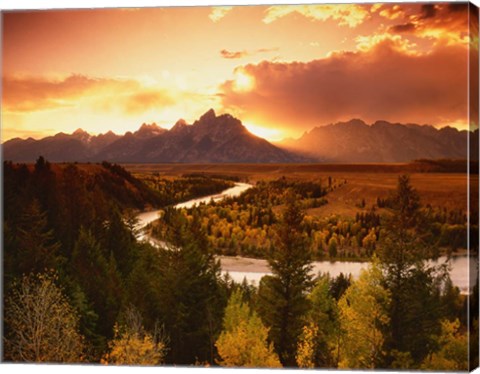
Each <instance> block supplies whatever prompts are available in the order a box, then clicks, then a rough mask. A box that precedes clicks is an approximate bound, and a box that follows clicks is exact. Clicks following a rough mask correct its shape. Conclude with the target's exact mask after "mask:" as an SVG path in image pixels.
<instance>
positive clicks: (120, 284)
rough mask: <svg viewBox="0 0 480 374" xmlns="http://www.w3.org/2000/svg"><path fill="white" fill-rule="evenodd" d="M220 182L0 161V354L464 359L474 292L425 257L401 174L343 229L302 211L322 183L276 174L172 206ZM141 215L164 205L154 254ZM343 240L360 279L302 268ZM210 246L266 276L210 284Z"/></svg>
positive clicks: (54, 358)
mask: <svg viewBox="0 0 480 374" xmlns="http://www.w3.org/2000/svg"><path fill="white" fill-rule="evenodd" d="M231 184H232V182H231V181H229V180H226V179H222V178H213V179H212V178H205V177H200V176H198V175H186V176H183V177H182V178H178V179H176V180H168V179H163V178H160V177H158V176H157V177H152V178H150V179H148V178H145V179H144V180H139V179H137V178H135V177H133V176H132V175H131V174H130V173H128V172H127V171H126V170H125V169H123V168H122V167H120V166H118V165H111V164H108V163H103V164H92V165H76V164H49V163H48V162H47V161H45V160H44V159H43V158H40V159H38V160H37V162H36V164H35V165H19V164H12V163H5V164H4V186H5V187H4V198H5V211H4V222H3V223H4V269H5V271H4V292H5V302H4V305H5V309H4V310H5V313H4V321H3V322H4V352H3V359H4V360H6V361H15V362H70V363H87V362H90V363H101V364H128V365H160V364H167V365H173V364H174V365H201V366H211V365H214V366H216V365H220V366H229V367H238V366H242V367H281V366H283V367H300V368H314V367H319V368H349V369H374V368H383V369H386V368H394V369H398V368H402V369H410V370H414V369H432V370H468V369H469V368H471V367H474V366H475V365H478V351H477V354H475V349H478V345H476V344H475V342H478V319H477V318H476V316H478V283H477V285H476V286H475V287H474V289H473V294H471V295H469V296H468V295H461V294H460V292H459V290H458V288H456V287H454V286H453V285H452V283H451V281H450V279H449V276H448V271H447V269H446V268H445V267H444V266H433V265H431V263H429V262H428V260H429V259H430V258H431V257H432V256H435V255H436V253H435V251H433V249H434V248H435V247H436V244H438V241H437V240H441V238H440V239H439V238H438V236H437V235H435V234H434V231H432V227H431V226H429V225H425V222H426V221H429V220H430V219H431V217H432V214H433V213H432V209H429V208H428V207H426V206H423V204H422V201H421V200H420V198H419V195H418V194H417V192H416V190H415V189H414V188H413V187H412V186H411V184H410V181H409V178H408V177H406V176H401V177H399V179H398V185H397V188H396V190H395V192H394V193H393V194H392V195H391V196H390V197H389V198H388V200H387V201H382V202H379V205H380V204H383V205H384V207H383V208H382V209H387V208H388V214H383V213H382V214H380V213H379V211H378V210H377V211H372V213H371V214H370V213H369V215H364V216H358V217H356V218H355V220H354V221H352V222H343V223H339V222H338V221H336V222H333V221H329V220H328V219H324V218H312V217H310V216H309V215H308V214H306V211H307V210H308V209H310V208H312V207H313V206H316V205H321V204H326V203H328V194H329V193H330V190H331V189H332V188H333V183H332V185H329V184H328V183H327V184H325V185H321V184H316V183H306V182H292V181H289V180H286V179H282V178H280V179H278V180H273V181H268V182H262V183H258V184H257V185H256V186H255V187H254V188H252V189H250V190H249V191H247V192H246V193H244V194H242V195H241V196H240V197H238V198H234V199H230V200H229V199H227V200H225V201H223V202H219V203H214V204H208V205H201V206H200V207H197V208H194V209H190V210H187V209H181V210H179V209H172V208H171V206H172V205H173V204H175V203H177V202H179V201H183V200H185V199H189V198H192V197H195V196H199V195H202V194H209V193H212V191H213V193H216V192H218V191H221V190H223V189H225V188H228V187H230V186H231ZM202 185H204V186H205V187H204V188H200V187H199V186H202ZM192 186H196V187H195V188H193V187H192ZM385 206H387V208H385ZM148 207H158V208H160V207H161V208H163V210H164V215H163V217H162V220H161V222H160V223H157V224H156V225H153V227H152V232H153V234H155V235H157V236H159V237H161V239H162V240H164V241H165V245H164V246H161V247H153V246H152V245H150V244H149V243H147V242H139V241H138V240H137V239H136V234H137V233H136V220H135V212H136V211H138V210H143V209H145V208H148ZM377 209H379V208H378V207H377ZM436 214H438V215H439V216H438V217H439V218H438V220H440V221H441V220H443V219H444V220H445V222H447V221H448V220H455V218H454V216H452V217H450V216H449V215H448V214H446V215H441V212H437V213H436ZM449 217H450V218H449ZM460 219H461V218H458V220H460ZM435 222H436V221H435V220H434V221H433V223H435ZM248 232H250V234H247V233H248ZM240 234H241V235H240ZM242 235H243V236H242ZM359 235H360V236H359ZM246 238H247V239H246ZM354 238H355V239H354ZM368 238H370V239H368ZM222 240H223V242H222ZM249 240H250V241H249ZM347 240H348V241H349V242H348V241H347ZM352 240H356V241H357V247H356V248H362V249H361V252H358V253H355V255H356V256H363V258H365V259H369V261H370V265H369V267H368V269H367V270H365V271H364V272H363V273H362V274H361V275H360V277H359V278H358V279H352V278H351V277H349V276H348V275H347V274H341V275H340V276H338V277H335V278H332V277H330V276H329V275H327V274H318V275H317V276H313V275H312V274H311V272H310V269H311V266H312V260H313V259H315V258H322V256H326V257H327V258H328V257H331V258H335V257H336V256H338V255H339V253H341V251H342V250H345V248H347V246H348V245H350V246H352V247H353V245H352V244H351V242H352ZM335 242H336V244H332V243H335ZM347 243H349V244H347ZM360 243H361V244H360ZM237 251H240V252H237ZM335 251H337V252H336V253H335ZM219 253H222V254H242V255H256V256H261V257H264V258H266V259H267V260H268V263H269V266H270V268H271V271H272V274H271V275H268V276H265V277H263V278H262V280H261V281H260V283H259V285H258V287H255V286H253V285H250V284H248V283H247V282H243V283H241V284H238V283H235V282H233V281H232V280H231V279H230V278H229V277H228V276H222V275H221V272H220V264H219V261H218V260H217V258H216V257H215V256H216V255H217V254H219ZM467 312H469V314H468V313H467ZM468 315H469V316H470V317H471V320H468V319H467V316H468ZM469 344H470V348H471V349H472V350H473V351H472V352H471V354H470V355H468V349H469ZM469 358H470V362H469V361H468V360H469ZM475 360H476V361H475Z"/></svg>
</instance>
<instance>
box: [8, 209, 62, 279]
mask: <svg viewBox="0 0 480 374" xmlns="http://www.w3.org/2000/svg"><path fill="white" fill-rule="evenodd" d="M16 235H17V237H16V246H17V248H16V251H17V253H15V254H14V255H13V256H14V257H15V258H16V260H15V267H16V270H15V271H14V273H15V275H17V276H19V275H22V274H29V273H42V272H45V271H47V270H57V267H58V265H59V264H60V263H61V258H60V256H59V254H58V250H59V249H60V244H59V243H58V242H56V241H55V238H54V234H53V230H50V229H49V228H48V223H47V215H46V213H45V212H42V211H41V209H40V204H39V203H38V201H37V200H33V201H32V203H31V204H29V205H28V206H27V208H26V209H25V210H24V211H23V213H22V214H21V217H20V220H19V223H18V226H17V227H16Z"/></svg>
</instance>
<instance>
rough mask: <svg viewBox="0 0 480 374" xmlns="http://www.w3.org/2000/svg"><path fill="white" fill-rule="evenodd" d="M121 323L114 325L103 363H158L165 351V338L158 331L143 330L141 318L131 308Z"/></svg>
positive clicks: (161, 360)
mask: <svg viewBox="0 0 480 374" xmlns="http://www.w3.org/2000/svg"><path fill="white" fill-rule="evenodd" d="M126 316H127V317H126V321H125V322H124V324H123V325H119V324H118V323H116V324H115V326H114V337H113V340H111V341H110V342H109V343H108V348H109V351H108V352H107V353H106V354H105V355H104V356H103V358H102V360H101V363H102V364H104V365H149V366H153V365H159V364H161V363H162V362H163V359H164V357H165V352H166V343H165V339H164V338H162V336H161V334H158V332H156V333H154V334H150V333H148V332H147V331H145V329H144V327H143V326H142V323H141V318H140V315H139V313H138V311H136V310H135V309H133V308H129V309H128V310H127V312H126Z"/></svg>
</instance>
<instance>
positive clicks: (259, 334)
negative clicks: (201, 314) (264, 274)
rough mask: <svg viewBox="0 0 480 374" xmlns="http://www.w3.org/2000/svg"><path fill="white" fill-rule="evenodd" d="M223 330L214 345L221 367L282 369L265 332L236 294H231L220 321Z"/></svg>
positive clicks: (260, 322) (258, 319) (261, 324)
mask: <svg viewBox="0 0 480 374" xmlns="http://www.w3.org/2000/svg"><path fill="white" fill-rule="evenodd" d="M223 325H224V330H223V331H222V333H221V334H220V336H219V338H218V340H217V342H216V343H215V345H216V347H217V350H218V354H219V355H220V357H221V360H220V361H219V362H218V363H219V364H220V365H222V366H229V367H270V368H278V367H281V366H282V365H281V364H280V361H279V359H278V356H277V354H276V353H275V352H274V351H273V346H272V344H268V342H267V338H268V329H267V328H266V327H265V326H264V325H263V323H262V321H261V320H260V317H258V316H257V315H256V313H255V312H253V313H251V311H250V308H249V307H248V305H247V304H245V303H243V302H242V295H241V293H240V292H234V293H233V294H232V296H231V298H230V300H229V302H228V305H227V308H226V310H225V317H224V322H223Z"/></svg>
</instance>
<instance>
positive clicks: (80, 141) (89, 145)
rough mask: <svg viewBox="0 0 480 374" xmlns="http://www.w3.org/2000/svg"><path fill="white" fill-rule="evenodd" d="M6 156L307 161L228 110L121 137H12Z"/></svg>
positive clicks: (5, 147)
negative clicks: (253, 130) (258, 133)
mask: <svg viewBox="0 0 480 374" xmlns="http://www.w3.org/2000/svg"><path fill="white" fill-rule="evenodd" d="M2 148H3V157H4V159H6V160H12V161H21V162H28V161H30V162H31V161H34V160H36V159H37V158H38V156H39V155H42V156H44V157H45V158H47V159H48V160H50V161H53V162H61V161H79V162H84V161H103V160H107V161H110V162H138V163H143V162H196V163H213V162H218V163H224V162H230V163H237V162H243V163H272V162H277V163H278V162H280V163H281V162H285V163H288V162H297V161H305V160H306V159H305V158H304V157H299V156H296V155H294V154H292V153H290V152H288V151H285V150H282V149H280V148H278V147H276V146H274V145H272V144H271V143H269V142H268V141H266V140H265V139H262V138H260V137H257V136H255V135H253V134H251V133H250V132H249V131H248V130H247V129H246V128H245V127H244V126H243V125H242V123H241V122H240V120H238V119H236V118H234V117H232V116H231V115H229V114H223V115H220V116H217V115H216V114H215V112H214V111H213V110H212V109H211V110H209V111H208V112H206V113H205V114H204V115H203V116H201V117H200V119H199V120H197V121H195V122H194V123H193V124H192V125H189V124H187V123H186V122H185V121H184V120H179V121H178V122H177V123H176V124H175V126H173V127H172V128H171V129H170V130H165V129H162V128H160V127H158V126H157V125H155V124H152V125H147V124H143V125H142V126H141V127H140V129H139V130H138V131H136V132H134V133H132V132H127V133H126V134H125V135H123V136H119V135H115V134H113V133H112V132H109V133H107V134H104V135H103V134H102V135H98V136H91V135H89V134H88V133H86V132H84V131H83V130H81V129H79V130H77V131H75V132H74V133H73V134H71V135H69V134H64V133H59V134H57V135H55V136H50V137H47V138H44V139H40V140H34V139H31V138H29V139H26V140H22V139H18V138H17V139H12V140H9V141H7V142H5V143H4V144H3V146H2Z"/></svg>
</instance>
